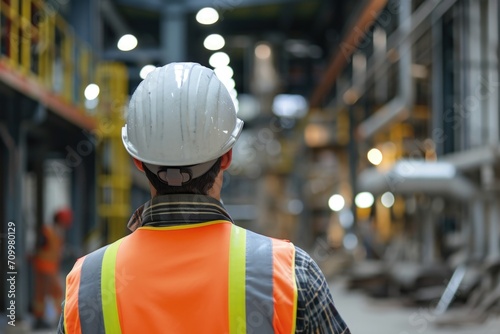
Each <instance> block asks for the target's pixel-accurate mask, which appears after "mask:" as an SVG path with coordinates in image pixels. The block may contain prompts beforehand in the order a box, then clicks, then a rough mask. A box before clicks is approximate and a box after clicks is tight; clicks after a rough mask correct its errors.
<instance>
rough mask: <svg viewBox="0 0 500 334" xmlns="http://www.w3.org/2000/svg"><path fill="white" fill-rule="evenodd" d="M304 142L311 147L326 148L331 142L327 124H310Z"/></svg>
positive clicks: (306, 129) (305, 130)
mask: <svg viewBox="0 0 500 334" xmlns="http://www.w3.org/2000/svg"><path fill="white" fill-rule="evenodd" d="M304 140H305V142H306V144H307V146H309V147H321V146H325V145H326V144H328V142H329V141H330V130H329V129H328V128H327V127H326V125H325V124H319V123H311V124H308V125H307V126H306V128H305V129H304Z"/></svg>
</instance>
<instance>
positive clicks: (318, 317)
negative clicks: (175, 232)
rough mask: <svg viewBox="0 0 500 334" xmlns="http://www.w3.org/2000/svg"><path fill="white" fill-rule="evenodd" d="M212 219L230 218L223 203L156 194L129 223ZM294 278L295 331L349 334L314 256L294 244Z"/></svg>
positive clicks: (199, 197) (133, 226) (132, 226)
mask: <svg viewBox="0 0 500 334" xmlns="http://www.w3.org/2000/svg"><path fill="white" fill-rule="evenodd" d="M213 220H228V221H232V219H231V217H230V216H229V214H228V213H227V211H226V210H225V209H224V207H223V206H222V204H221V203H220V202H219V201H217V200H215V199H213V198H211V197H208V196H203V195H164V196H157V197H155V198H153V199H152V200H150V201H148V202H146V203H145V204H144V205H143V206H141V207H139V208H138V209H137V210H136V211H135V212H134V214H133V215H132V217H131V218H130V221H129V223H128V225H127V226H128V228H129V229H130V230H131V231H134V230H135V229H136V228H138V227H140V226H158V227H160V226H172V225H183V224H195V223H201V222H206V221H213ZM295 248H296V252H295V276H296V279H297V290H298V296H297V297H298V298H297V302H298V305H297V324H296V333H321V334H323V333H324V334H327V333H328V334H350V333H351V332H350V331H349V329H348V328H347V326H346V324H345V323H344V320H342V318H341V316H340V314H339V313H338V311H337V309H336V308H335V305H334V303H333V298H332V295H331V293H330V289H329V288H328V284H327V282H326V279H325V277H324V275H323V273H322V272H321V270H320V269H319V267H318V265H317V264H316V263H315V262H314V260H313V259H311V257H310V256H309V255H308V254H307V253H306V252H305V251H303V250H302V249H300V248H298V247H295Z"/></svg>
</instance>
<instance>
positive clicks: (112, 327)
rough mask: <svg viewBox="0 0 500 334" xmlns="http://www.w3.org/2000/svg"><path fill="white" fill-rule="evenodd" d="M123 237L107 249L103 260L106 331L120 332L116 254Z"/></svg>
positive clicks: (115, 333) (102, 281)
mask: <svg viewBox="0 0 500 334" xmlns="http://www.w3.org/2000/svg"><path fill="white" fill-rule="evenodd" d="M122 241H123V239H120V240H118V241H116V242H114V243H112V244H111V245H109V247H108V248H107V249H106V252H105V253H104V258H103V260H102V269H101V270H102V271H101V275H102V277H101V296H102V297H101V298H102V312H103V315H104V328H105V329H106V333H113V334H120V333H121V326H120V317H119V316H118V303H117V301H116V277H115V272H116V256H117V254H118V248H119V247H120V244H121V242H122Z"/></svg>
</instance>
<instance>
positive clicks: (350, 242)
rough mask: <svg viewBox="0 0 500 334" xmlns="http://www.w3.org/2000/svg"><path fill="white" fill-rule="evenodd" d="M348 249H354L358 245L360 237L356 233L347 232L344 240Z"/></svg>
mask: <svg viewBox="0 0 500 334" xmlns="http://www.w3.org/2000/svg"><path fill="white" fill-rule="evenodd" d="M342 243H343V245H344V247H345V249H347V250H354V249H355V248H356V247H357V246H358V237H357V236H356V235H355V234H354V233H347V234H346V235H345V236H344V239H343V240H342Z"/></svg>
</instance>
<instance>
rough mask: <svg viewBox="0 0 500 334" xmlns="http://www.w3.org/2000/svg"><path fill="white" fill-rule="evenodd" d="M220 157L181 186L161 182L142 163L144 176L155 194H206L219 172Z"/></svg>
mask: <svg viewBox="0 0 500 334" xmlns="http://www.w3.org/2000/svg"><path fill="white" fill-rule="evenodd" d="M221 161H222V158H219V159H217V161H216V162H215V164H214V165H213V166H212V167H210V169H209V170H208V171H207V172H206V173H205V174H203V175H202V176H200V177H197V178H194V179H192V180H190V181H188V182H187V183H185V184H183V185H182V186H169V185H168V184H166V183H164V182H162V181H161V180H160V179H159V178H158V176H156V175H155V174H154V173H153V172H152V171H150V170H149V169H148V168H147V166H145V165H144V164H142V167H143V168H144V172H145V173H146V176H147V178H148V180H149V182H151V184H152V185H153V187H154V188H155V189H156V195H168V194H200V195H207V193H208V191H209V190H210V188H212V186H213V185H214V182H215V178H216V177H217V175H218V174H219V171H220V165H221Z"/></svg>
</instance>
